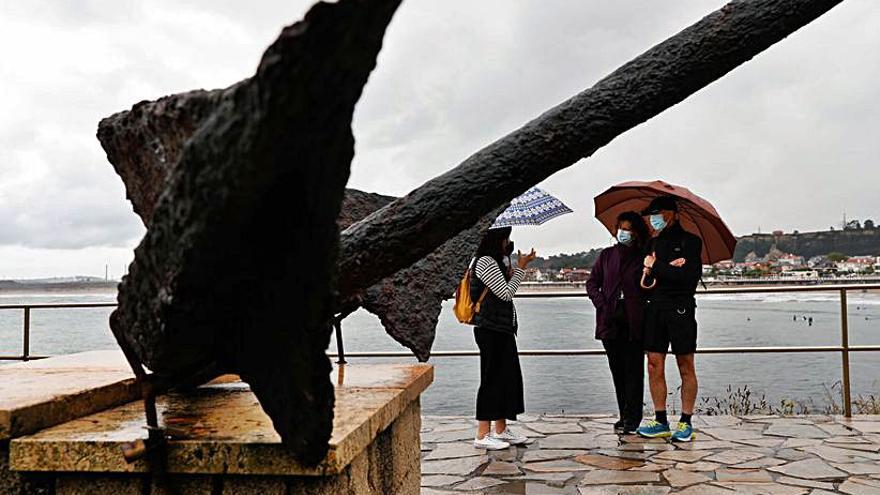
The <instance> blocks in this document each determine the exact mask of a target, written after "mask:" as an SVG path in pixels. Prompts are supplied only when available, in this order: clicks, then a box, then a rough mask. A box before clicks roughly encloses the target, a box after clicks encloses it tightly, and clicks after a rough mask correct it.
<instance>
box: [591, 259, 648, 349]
mask: <svg viewBox="0 0 880 495" xmlns="http://www.w3.org/2000/svg"><path fill="white" fill-rule="evenodd" d="M643 260H644V256H643V255H642V254H641V253H640V252H639V250H637V249H634V248H631V247H628V246H624V245H623V244H619V243H618V244H615V245H614V246H612V247H610V248H607V249H604V250H602V252H601V253H600V254H599V259H597V260H596V263H595V264H594V265H593V270H592V272H590V278H589V279H588V280H587V295H588V296H590V300H592V301H593V305H594V306H595V307H596V338H597V339H617V338H621V337H624V338H627V339H628V340H630V341H636V342H641V341H642V329H643V327H644V320H645V296H644V293H643V291H642V288H641V287H640V286H639V280H640V279H641V276H642V261H643ZM621 291H622V292H623V299H624V304H625V310H626V316H627V320H628V322H629V335H627V336H624V335H617V329H616V328H615V327H614V325H613V324H612V319H613V317H614V310H615V308H616V305H617V299H619V298H620V292H621Z"/></svg>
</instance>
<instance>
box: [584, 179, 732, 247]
mask: <svg viewBox="0 0 880 495" xmlns="http://www.w3.org/2000/svg"><path fill="white" fill-rule="evenodd" d="M657 196H674V197H675V198H676V199H677V200H678V210H679V214H680V217H681V226H682V227H684V229H685V230H687V231H689V232H691V233H693V234H696V235H697V236H699V237H700V238H701V239H702V240H703V253H702V258H703V263H706V264H711V263H715V262H718V261H722V260H728V259H731V258H732V257H733V250H734V248H736V237H734V236H733V233H732V232H731V231H730V229H729V228H728V227H727V225H725V224H724V220H721V216H720V215H719V214H718V212H717V211H716V210H715V207H714V206H712V204H711V203H709V202H708V201H706V200H705V199H703V198H701V197H699V196H697V195H696V194H694V193H692V192H691V191H690V190H689V189H687V188H686V187H681V186H675V185H672V184H668V183H666V182H663V181H662V180H655V181H653V182H638V181H633V182H624V183H622V184H618V185H616V186H613V187H611V188H609V189H608V190H607V191H605V192H603V193H602V194H600V195H598V196H596V197H595V199H594V200H593V201H594V203H595V205H596V218H598V219H599V221H600V222H602V225H604V226H605V228H607V229H608V231H609V232H611V233H612V234H613V233H614V228H615V226H616V223H617V216H618V215H620V214H621V213H623V212H625V211H635V212H641V211H642V210H643V209H645V208H647V207H648V203H650V202H651V200H652V199H654V198H656V197H657Z"/></svg>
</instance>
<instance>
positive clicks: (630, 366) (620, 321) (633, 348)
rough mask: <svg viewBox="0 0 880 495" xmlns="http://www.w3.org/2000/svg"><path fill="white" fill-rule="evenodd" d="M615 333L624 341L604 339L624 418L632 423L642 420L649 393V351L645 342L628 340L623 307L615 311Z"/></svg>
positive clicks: (619, 306)
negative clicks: (645, 350) (645, 397)
mask: <svg viewBox="0 0 880 495" xmlns="http://www.w3.org/2000/svg"><path fill="white" fill-rule="evenodd" d="M614 326H615V334H616V335H619V336H620V338H616V339H602V346H603V347H605V352H606V353H607V355H608V366H609V367H610V368H611V378H612V380H613V381H614V393H615V394H616V395H617V408H618V410H619V412H620V419H622V420H624V421H626V422H627V423H631V424H638V423H639V421H641V420H642V410H643V406H644V394H645V392H644V391H645V352H644V350H642V343H641V342H637V341H631V340H629V339H628V337H627V336H628V335H629V328H628V327H629V326H628V324H627V319H626V311H625V310H624V308H623V305H622V304H621V305H618V307H617V310H616V311H615V312H614Z"/></svg>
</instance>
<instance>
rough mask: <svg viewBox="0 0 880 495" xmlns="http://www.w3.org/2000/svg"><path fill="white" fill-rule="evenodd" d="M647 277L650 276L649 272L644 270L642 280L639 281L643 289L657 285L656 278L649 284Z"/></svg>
mask: <svg viewBox="0 0 880 495" xmlns="http://www.w3.org/2000/svg"><path fill="white" fill-rule="evenodd" d="M647 278H648V274H647V273H645V272H642V281H641V282H639V285H641V286H642V288H643V289H646V290H651V289H653V288H654V287H656V286H657V279H656V278H655V279H654V281H653V282H651V285H648V284H647Z"/></svg>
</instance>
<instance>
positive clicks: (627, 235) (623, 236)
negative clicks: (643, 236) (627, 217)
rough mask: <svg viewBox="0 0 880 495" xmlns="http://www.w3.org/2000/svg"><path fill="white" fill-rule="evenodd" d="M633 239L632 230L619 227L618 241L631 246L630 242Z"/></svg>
mask: <svg viewBox="0 0 880 495" xmlns="http://www.w3.org/2000/svg"><path fill="white" fill-rule="evenodd" d="M632 240H633V236H632V232H630V231H628V230H623V229H617V241H618V242H620V243H621V244H625V245H627V246H629V245H630V243H632Z"/></svg>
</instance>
